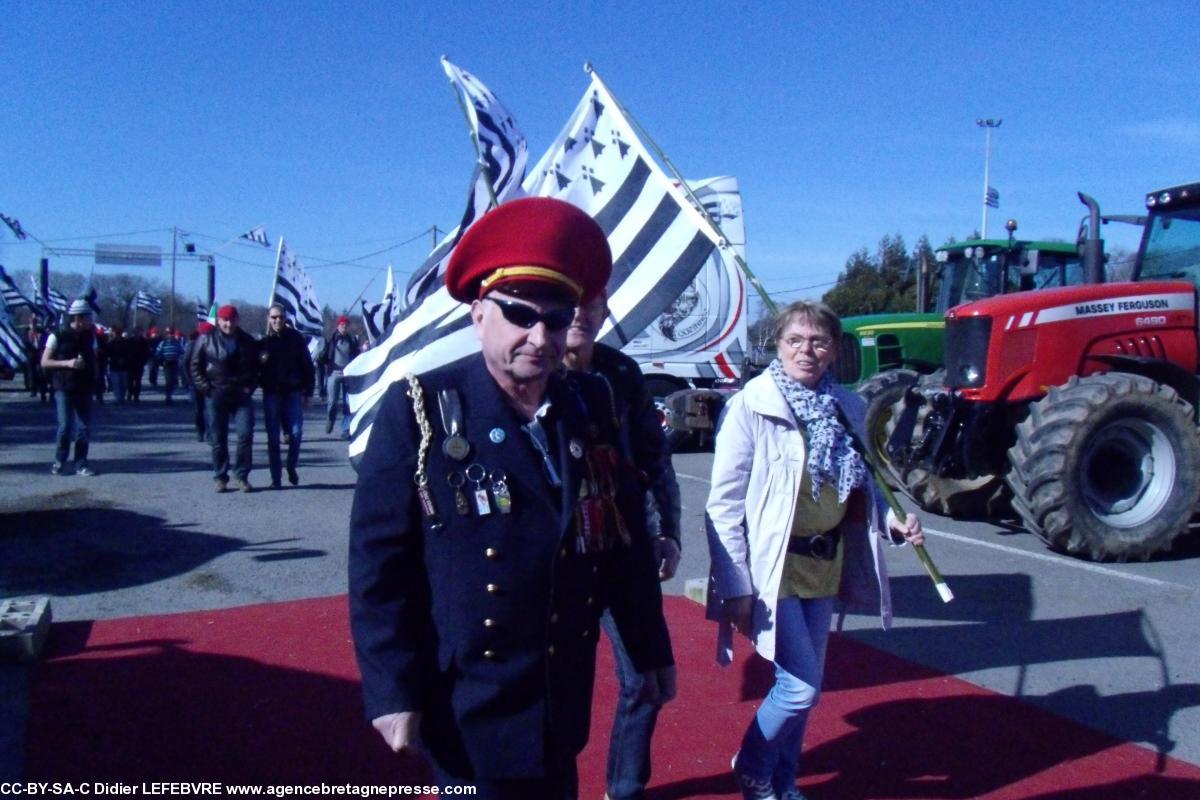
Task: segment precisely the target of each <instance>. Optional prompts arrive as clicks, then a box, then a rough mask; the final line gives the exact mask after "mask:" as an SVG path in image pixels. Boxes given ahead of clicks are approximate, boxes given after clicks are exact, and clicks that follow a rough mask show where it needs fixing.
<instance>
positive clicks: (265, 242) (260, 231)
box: [238, 225, 271, 247]
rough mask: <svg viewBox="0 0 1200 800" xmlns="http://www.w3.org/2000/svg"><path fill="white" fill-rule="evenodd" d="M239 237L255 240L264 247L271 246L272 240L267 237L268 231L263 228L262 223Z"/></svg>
mask: <svg viewBox="0 0 1200 800" xmlns="http://www.w3.org/2000/svg"><path fill="white" fill-rule="evenodd" d="M238 238H240V239H249V240H250V241H252V242H254V243H255V244H261V245H262V246H263V247H270V246H271V240H270V239H268V238H267V231H266V230H265V229H264V228H263V226H262V225H258V226H256V227H253V228H251V229H250V230H248V231H246V232H245V233H243V234H242V235H241V236H240V237H238Z"/></svg>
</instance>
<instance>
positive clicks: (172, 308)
mask: <svg viewBox="0 0 1200 800" xmlns="http://www.w3.org/2000/svg"><path fill="white" fill-rule="evenodd" d="M178 235H179V229H178V228H176V227H175V226H174V225H172V226H171V302H170V304H169V309H170V310H169V311H168V312H167V319H169V320H171V324H172V325H174V324H175V240H176V237H177V236H178Z"/></svg>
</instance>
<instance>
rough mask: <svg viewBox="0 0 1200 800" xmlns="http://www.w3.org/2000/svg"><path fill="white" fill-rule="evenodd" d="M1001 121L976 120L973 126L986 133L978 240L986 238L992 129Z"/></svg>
mask: <svg viewBox="0 0 1200 800" xmlns="http://www.w3.org/2000/svg"><path fill="white" fill-rule="evenodd" d="M1002 122H1004V120H1002V119H977V120H975V124H976V125H978V126H979V127H981V128H983V129H984V130H985V131H987V139H986V143H985V144H984V146H983V227H982V228H981V229H980V231H979V238H980V239H986V238H987V212H988V192H989V191H990V190H991V188H992V186H991V178H990V175H989V172H990V170H991V165H992V129H993V128H999V127H1000V123H1002Z"/></svg>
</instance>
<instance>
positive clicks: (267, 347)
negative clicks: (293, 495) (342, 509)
mask: <svg viewBox="0 0 1200 800" xmlns="http://www.w3.org/2000/svg"><path fill="white" fill-rule="evenodd" d="M262 348H263V354H262V393H263V394H262V399H263V418H264V419H265V420H266V423H267V458H268V459H269V461H270V465H271V488H272V489H278V488H279V487H280V485H281V478H282V475H281V472H282V470H281V464H280V457H279V431H280V428H282V429H283V430H285V431H287V434H288V453H287V476H288V483H290V484H291V485H292V486H295V485H296V484H298V483H299V482H300V475H299V473H297V472H296V462H297V461H298V460H299V459H300V440H301V439H302V438H303V436H304V409H305V407H306V406H308V404H309V402H310V401H311V400H312V395H313V377H314V374H313V373H314V370H313V363H312V357H311V356H309V354H308V345H307V344H306V343H305V341H304V337H303V336H301V335H300V333H299V332H298V331H296V329H294V328H292V327H291V326H289V325H288V320H287V312H286V311H285V310H284V308H283V306H277V305H276V306H271V307H270V308H269V309H267V335H266V337H265V338H264V339H263V340H262Z"/></svg>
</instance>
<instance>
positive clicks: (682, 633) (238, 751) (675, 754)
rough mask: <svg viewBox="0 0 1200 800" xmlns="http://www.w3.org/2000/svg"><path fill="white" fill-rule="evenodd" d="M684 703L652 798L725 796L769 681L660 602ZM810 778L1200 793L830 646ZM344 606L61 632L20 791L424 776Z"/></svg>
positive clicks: (999, 791) (917, 786)
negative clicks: (365, 683)
mask: <svg viewBox="0 0 1200 800" xmlns="http://www.w3.org/2000/svg"><path fill="white" fill-rule="evenodd" d="M667 612H668V618H669V621H670V623H671V631H672V634H673V636H674V642H675V650H676V658H677V660H678V662H679V664H680V692H679V698H678V699H677V700H676V701H675V702H674V703H673V704H671V705H670V706H668V707H667V709H666V710H664V711H663V714H662V716H661V718H660V722H659V729H658V734H657V735H656V737H655V742H654V750H655V761H654V765H655V766H654V768H655V773H654V779H653V782H652V788H651V791H650V797H651V798H653V799H654V800H668V799H669V798H684V797H699V798H704V797H721V798H732V797H735V796H736V792H735V790H734V784H733V781H732V779H731V777H730V775H729V757H730V755H731V754H732V753H733V751H734V750H735V749H736V747H737V744H738V741H739V739H740V736H741V733H742V731H743V729H744V727H745V725H746V723H747V721H748V720H749V718H750V716H751V714H752V713H753V710H754V708H755V707H756V706H757V702H758V699H759V698H761V696H762V695H763V694H764V693H765V691H766V689H767V687H768V686H769V683H770V670H769V668H768V665H766V664H765V662H762V661H761V660H760V659H757V658H749V657H748V651H749V648H748V647H747V646H744V645H743V644H742V643H740V642H739V651H740V652H739V656H740V658H739V660H738V661H737V662H735V664H734V665H733V666H731V667H729V668H728V669H724V670H722V669H721V668H719V667H717V666H716V664H715V663H714V662H713V648H714V638H713V637H714V631H713V627H712V625H711V623H707V622H705V621H704V620H703V618H702V617H703V615H702V610H701V609H700V607H699V606H697V605H695V604H693V603H690V602H688V601H686V600H683V599H681V598H668V601H667ZM598 674H599V684H600V686H599V690H598V697H597V702H596V709H597V715H596V718H595V720H594V722H593V726H592V731H593V735H592V738H593V744H592V745H591V746H589V748H588V749H587V750H586V751H585V752H584V754H583V757H582V758H581V760H580V773H581V782H582V795H581V796H582V798H584V800H599V799H600V798H601V797H603V792H604V788H603V773H604V758H605V749H606V742H607V738H608V728H609V725H610V723H611V713H612V704H613V695H614V691H615V688H614V681H613V677H612V662H611V656H610V653H609V651H608V648H607V646H604V647H603V648H602V662H601V665H600V668H599V673H598ZM827 676H828V677H827V684H828V685H827V686H826V690H825V694H824V697H823V700H822V703H821V705H820V706H819V707H818V709H817V711H816V712H815V713H814V716H813V720H812V722H811V724H810V726H809V734H808V739H807V742H806V748H805V749H806V755H805V765H806V777H805V779H804V780H803V782H802V783H803V785H804V787H805V790H806V792H807V793H808V794H809V795H810V796H811V797H812V798H813V799H814V800H822V798H825V799H826V800H831V799H832V798H905V799H908V798H975V797H983V798H993V799H994V800H1001V799H1002V798H1023V799H1027V798H1039V799H1040V798H1046V799H1047V800H1048V799H1049V798H1066V800H1084V798H1087V800H1093V799H1095V798H1100V799H1101V800H1104V799H1107V798H1112V800H1117V798H1121V800H1125V798H1196V797H1200V767H1196V766H1193V765H1191V764H1187V763H1185V762H1181V761H1177V760H1174V759H1171V758H1169V757H1163V756H1160V755H1159V754H1157V753H1155V752H1153V751H1151V750H1148V749H1145V748H1143V747H1140V746H1136V745H1132V744H1127V743H1122V742H1118V741H1116V740H1114V739H1112V738H1111V737H1109V736H1106V735H1104V734H1101V733H1098V732H1096V731H1094V730H1091V729H1089V728H1085V727H1083V726H1081V725H1079V724H1077V723H1074V722H1071V721H1069V720H1067V719H1065V718H1063V717H1059V716H1057V715H1054V714H1051V713H1049V712H1046V711H1042V710H1039V709H1037V708H1034V707H1033V706H1030V705H1028V704H1026V703H1022V702H1020V701H1018V700H1014V699H1012V698H1008V697H1004V696H1002V695H998V694H994V693H991V692H988V691H985V690H983V689H980V688H978V687H975V686H972V685H971V684H968V683H965V682H963V681H960V680H958V679H955V678H952V677H948V676H946V675H942V674H939V673H936V672H933V671H931V670H928V669H925V668H922V667H917V666H915V665H913V664H911V663H909V662H906V661H903V660H900V659H897V658H895V657H893V656H890V655H888V654H886V653H883V652H881V651H878V650H876V649H874V648H871V647H868V646H866V645H863V644H860V643H857V642H855V641H853V640H850V639H847V638H845V637H841V636H836V635H835V636H834V637H833V639H832V641H831V643H830V648H829V665H828V669H827ZM356 678H357V675H356V668H355V666H354V658H353V654H352V652H351V646H350V639H349V633H348V628H347V620H346V609H345V598H344V597H333V598H318V599H313V600H302V601H296V602H290V603H274V604H269V605H260V606H248V607H244V608H236V609H230V610H225V611H210V612H196V613H190V614H177V615H169V616H156V617H140V618H133V619H121V620H111V621H104V622H94V623H59V624H56V625H55V626H54V628H53V631H52V634H51V639H50V652H49V653H48V659H47V660H46V662H45V663H42V664H39V665H38V666H37V667H36V668H35V669H34V671H33V676H32V679H31V681H30V683H31V686H30V710H29V726H28V731H27V748H26V759H25V765H26V775H25V779H26V780H29V781H73V782H82V781H87V782H96V781H108V782H116V781H120V782H124V783H140V782H143V781H168V780H170V781H180V780H191V781H219V782H225V783H256V784H263V785H269V784H289V785H297V784H319V783H326V784H346V783H351V784H355V785H359V786H362V785H372V784H377V785H384V784H392V785H399V784H421V783H423V782H424V779H425V775H424V773H423V771H422V770H420V768H419V767H414V766H413V765H411V764H407V763H401V762H400V761H399V760H398V759H396V758H395V757H393V756H392V755H391V754H390V753H389V752H387V751H386V749H385V748H384V746H383V743H382V741H381V740H379V739H378V738H377V736H376V734H375V733H374V731H372V730H371V729H370V728H369V726H368V725H367V724H366V723H365V722H364V721H363V720H362V715H361V704H360V700H359V693H358V686H357V683H356Z"/></svg>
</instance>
